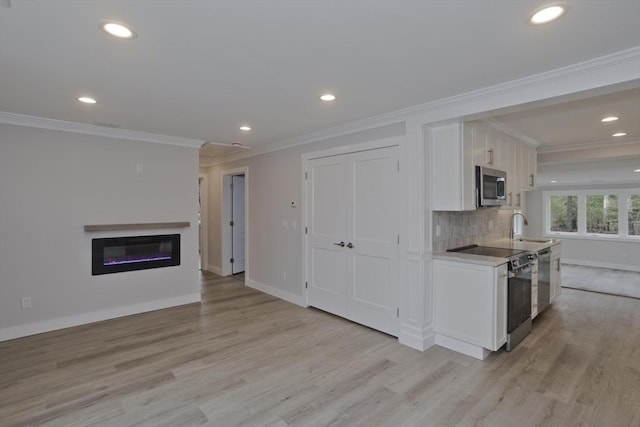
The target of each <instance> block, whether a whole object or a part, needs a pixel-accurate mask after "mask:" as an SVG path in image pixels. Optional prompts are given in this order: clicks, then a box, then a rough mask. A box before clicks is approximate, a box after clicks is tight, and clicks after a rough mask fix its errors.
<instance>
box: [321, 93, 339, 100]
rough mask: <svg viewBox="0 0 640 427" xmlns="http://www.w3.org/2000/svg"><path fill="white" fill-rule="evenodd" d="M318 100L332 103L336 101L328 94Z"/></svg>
mask: <svg viewBox="0 0 640 427" xmlns="http://www.w3.org/2000/svg"><path fill="white" fill-rule="evenodd" d="M320 99H321V100H323V101H334V100H335V99H336V96H335V95H332V94H330V93H325V94H324V95H322V96H321V97H320Z"/></svg>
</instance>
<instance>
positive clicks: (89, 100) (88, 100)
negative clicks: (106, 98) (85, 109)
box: [78, 96, 98, 104]
mask: <svg viewBox="0 0 640 427" xmlns="http://www.w3.org/2000/svg"><path fill="white" fill-rule="evenodd" d="M78 101H80V102H84V103H85V104H96V103H97V102H98V101H96V100H95V99H94V98H91V97H90V96H81V97H80V98H78Z"/></svg>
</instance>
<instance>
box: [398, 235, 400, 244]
mask: <svg viewBox="0 0 640 427" xmlns="http://www.w3.org/2000/svg"><path fill="white" fill-rule="evenodd" d="M398 244H400V235H399V234H398Z"/></svg>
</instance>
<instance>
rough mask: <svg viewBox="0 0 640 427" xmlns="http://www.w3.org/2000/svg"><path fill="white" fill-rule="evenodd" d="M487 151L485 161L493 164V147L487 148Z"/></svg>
mask: <svg viewBox="0 0 640 427" xmlns="http://www.w3.org/2000/svg"><path fill="white" fill-rule="evenodd" d="M487 153H489V160H488V161H487V163H488V164H490V165H493V148H490V149H489V150H487Z"/></svg>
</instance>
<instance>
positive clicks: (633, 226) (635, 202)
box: [627, 194, 640, 236]
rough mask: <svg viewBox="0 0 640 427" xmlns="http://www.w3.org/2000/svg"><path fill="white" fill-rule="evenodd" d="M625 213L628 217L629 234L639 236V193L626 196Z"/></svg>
mask: <svg viewBox="0 0 640 427" xmlns="http://www.w3.org/2000/svg"><path fill="white" fill-rule="evenodd" d="M627 214H628V217H629V236H640V194H629V196H627Z"/></svg>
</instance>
